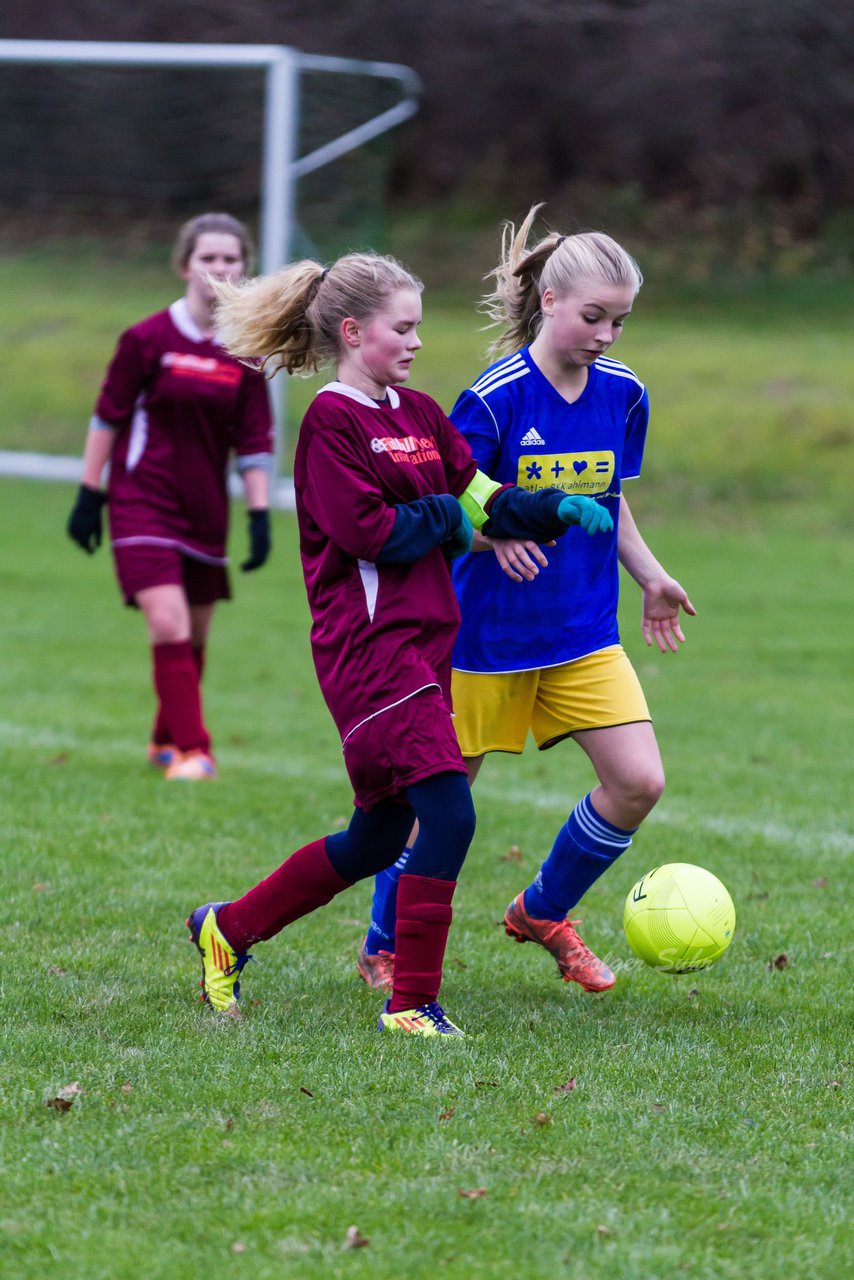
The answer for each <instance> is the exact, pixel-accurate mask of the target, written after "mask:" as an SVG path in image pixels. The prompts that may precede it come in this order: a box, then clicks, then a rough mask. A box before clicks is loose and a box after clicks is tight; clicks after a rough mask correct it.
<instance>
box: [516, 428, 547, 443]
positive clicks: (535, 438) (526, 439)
mask: <svg viewBox="0 0 854 1280" xmlns="http://www.w3.org/2000/svg"><path fill="white" fill-rule="evenodd" d="M545 443H546V442H545V440H544V439H543V437H542V436H541V435H540V433H539V431H538V430H537V428H536V427H531V430H530V431H526V432H525V434H524V435H523V436H522V439H521V440H520V441H519V444H520V445H531V444H545Z"/></svg>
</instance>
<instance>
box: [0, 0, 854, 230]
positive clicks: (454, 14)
mask: <svg viewBox="0 0 854 1280" xmlns="http://www.w3.org/2000/svg"><path fill="white" fill-rule="evenodd" d="M0 37H4V38H28V39H33V38H50V39H99V40H156V41H204V42H227V43H246V42H258V43H276V44H278V43H281V44H290V45H293V46H295V47H296V48H298V49H301V50H304V51H306V52H314V53H326V54H339V55H344V56H352V57H359V58H369V59H383V60H387V61H394V62H401V63H405V64H407V65H409V66H411V67H413V68H414V69H415V70H416V71H417V72H418V73H419V75H420V76H421V77H422V79H423V83H424V98H423V104H422V110H421V111H420V113H419V115H418V116H417V117H416V118H415V119H414V120H413V121H412V122H411V123H409V124H408V125H406V126H405V127H404V128H403V129H402V130H399V131H397V132H396V133H394V134H392V135H390V137H389V138H388V139H387V140H386V141H385V142H383V143H381V144H377V145H376V146H375V147H374V148H373V154H374V156H375V157H376V156H380V157H381V160H382V166H381V172H382V175H383V176H382V179H381V181H382V183H383V185H384V195H385V196H386V197H388V198H391V199H393V200H395V201H401V202H410V203H412V204H417V203H419V202H431V201H433V200H436V199H440V198H447V197H449V196H451V195H455V196H458V197H459V196H462V197H464V198H471V199H472V200H475V201H476V200H485V201H499V200H500V201H502V202H503V204H504V207H505V208H507V207H508V205H509V207H510V208H512V209H513V210H514V211H520V210H524V208H525V207H526V206H527V204H528V203H529V202H530V201H532V200H534V199H540V198H543V199H552V198H554V196H555V195H556V194H559V193H562V194H564V195H566V194H567V193H569V194H570V195H574V196H575V197H577V198H578V199H579V200H581V201H582V202H583V200H584V196H585V193H586V192H590V191H596V190H602V189H612V190H619V191H621V192H623V193H632V192H634V193H635V194H636V196H637V198H638V199H643V200H644V201H649V202H652V203H653V204H667V205H669V206H670V207H671V208H676V209H678V210H679V211H680V214H681V215H682V216H684V217H686V218H689V219H690V218H691V217H693V216H695V215H698V213H699V211H702V210H708V209H710V208H718V209H734V208H741V207H744V208H746V209H751V210H754V211H755V210H757V209H762V210H764V211H765V212H766V213H767V214H768V215H769V217H770V218H771V219H772V220H773V222H774V223H775V224H776V225H778V226H779V227H782V228H784V229H786V230H787V231H788V232H789V233H791V234H794V235H796V236H812V235H816V234H819V233H820V232H821V231H822V228H823V227H825V226H826V224H827V223H828V221H830V220H833V219H834V218H835V219H837V220H838V219H839V217H840V215H844V211H845V210H846V209H848V208H850V206H851V204H852V198H854V166H852V164H851V157H852V155H854V76H852V49H854V10H852V6H851V4H850V0H824V3H822V4H821V5H817V4H815V2H814V0H502V2H500V3H499V0H465V3H464V4H460V3H459V0H325V2H324V3H322V4H317V3H316V0H183V3H182V4H181V5H180V6H176V5H175V4H174V0H138V2H137V3H136V4H135V5H133V6H106V5H105V4H104V3H103V0H71V2H70V3H60V2H59V0H43V2H42V3H41V4H40V5H39V6H36V7H28V10H27V11H26V12H25V11H24V10H23V9H21V10H19V11H18V12H14V13H11V12H9V11H6V12H5V13H4V14H3V15H2V16H0ZM333 79H335V78H334V77H326V78H325V87H324V88H322V89H320V88H318V89H316V90H312V92H313V93H314V95H315V96H314V98H312V97H311V95H309V100H308V102H307V104H306V109H305V111H304V113H303V135H304V136H303V140H302V141H303V149H305V148H306V147H307V146H309V145H313V143H314V141H319V140H322V139H324V138H325V137H328V136H329V134H330V133H334V132H340V131H342V129H343V128H346V127H349V125H350V124H352V123H353V121H354V118H355V119H358V118H360V113H361V115H362V116H363V115H364V114H366V113H371V112H372V111H374V110H376V109H378V108H377V103H378V102H379V107H380V108H381V107H382V106H384V105H386V103H385V102H382V101H379V99H378V98H377V97H376V95H377V89H376V86H371V87H370V88H368V87H366V86H362V87H361V88H356V87H353V86H350V87H349V88H348V90H347V93H346V95H345V94H344V90H343V89H342V88H341V87H340V86H338V85H336V86H332V87H330V82H331V80H333ZM261 103H262V91H261V76H260V73H259V74H258V75H257V76H255V75H249V76H247V75H245V74H235V73H234V72H231V71H229V72H211V71H205V72H160V71H158V72H148V73H140V72H137V71H134V72H130V71H119V70H108V69H95V68H78V69H74V70H71V69H66V70H64V71H63V72H62V73H58V72H56V71H52V70H47V69H42V68H31V67H17V68H10V67H4V68H0V122H2V123H0V165H2V171H3V173H4V175H5V178H4V182H3V183H2V184H0V211H3V212H4V213H6V214H12V215H14V214H16V213H17V214H21V213H23V214H32V215H36V214H39V215H42V216H48V215H57V216H59V215H62V213H63V211H64V210H66V209H69V210H73V209H77V208H80V209H82V211H83V212H86V213H87V214H91V213H92V212H93V208H97V211H98V212H99V213H101V214H102V215H104V216H106V217H122V216H124V215H133V216H140V215H142V216H146V215H150V216H155V215H157V214H165V215H168V216H170V217H174V216H175V215H176V214H182V213H184V212H186V211H188V210H189V211H191V212H192V211H195V210H196V209H197V208H199V207H200V206H202V205H211V204H218V205H226V206H227V207H229V208H232V209H234V210H235V211H236V212H249V211H250V207H251V205H252V203H253V201H254V199H255V194H256V190H257V176H258V165H259V149H258V143H259V136H260V121H261ZM359 163H364V161H362V162H359ZM368 163H369V162H368ZM378 172H379V170H378ZM362 177H364V175H362ZM81 179H85V181H82V180H81ZM360 180H361V178H360V174H359V172H358V170H357V171H356V172H355V176H354V181H355V185H356V186H358V183H359V181H360ZM327 181H330V182H340V170H338V171H337V173H336V175H333V176H332V177H331V178H330V179H328V180H327ZM626 198H631V195H629V196H627V197H626ZM87 202H88V203H87Z"/></svg>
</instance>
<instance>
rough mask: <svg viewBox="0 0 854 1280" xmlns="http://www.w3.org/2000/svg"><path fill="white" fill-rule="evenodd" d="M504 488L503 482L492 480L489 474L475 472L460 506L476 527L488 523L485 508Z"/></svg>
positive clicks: (479, 527)
mask: <svg viewBox="0 0 854 1280" xmlns="http://www.w3.org/2000/svg"><path fill="white" fill-rule="evenodd" d="M503 488H504V486H503V485H502V484H499V483H498V481H497V480H490V478H489V476H487V475H484V473H483V472H482V471H476V472H475V473H474V477H473V479H472V481H471V484H470V485H469V487H468V488H467V489H466V491H465V493H464V494H463V495H462V496H461V498H460V506H461V507H462V509H463V511H465V513H466V515H467V516H468V518H469V520H471V522H472V525H473V526H474V528H475V529H478V530H480V529H482V528H483V526H484V525H485V524H486V522H487V520H488V519H489V516H488V515H487V513H486V510H485V508H486V504H487V502H489V499H490V498H491V497H492V495H493V494H494V493H497V491H498V490H499V489H503Z"/></svg>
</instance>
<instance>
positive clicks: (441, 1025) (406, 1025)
mask: <svg viewBox="0 0 854 1280" xmlns="http://www.w3.org/2000/svg"><path fill="white" fill-rule="evenodd" d="M390 1004H391V1000H386V1002H385V1007H384V1008H383V1011H382V1013H381V1014H380V1016H379V1021H378V1022H377V1026H378V1027H379V1029H380V1031H404V1032H407V1033H408V1034H409V1035H416V1036H464V1035H465V1032H464V1031H461V1030H460V1028H459V1027H457V1026H455V1025H454V1023H453V1022H451V1019H450V1018H448V1017H446V1016H445V1010H444V1009H443V1008H442V1006H441V1005H440V1004H436V1002H435V1000H434V1001H433V1002H432V1003H431V1004H422V1005H419V1007H418V1008H417V1009H401V1010H399V1011H398V1012H397V1013H389V1012H388V1007H389V1005H390Z"/></svg>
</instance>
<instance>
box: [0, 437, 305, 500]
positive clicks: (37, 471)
mask: <svg viewBox="0 0 854 1280" xmlns="http://www.w3.org/2000/svg"><path fill="white" fill-rule="evenodd" d="M82 467H83V463H82V460H81V459H80V458H66V457H62V456H61V455H60V454H53V453H25V452H23V451H19V450H18V449H0V475H2V476H17V477H18V478H19V479H23V480H54V481H57V480H58V481H60V482H63V483H68V482H71V483H72V484H79V483H80V475H81V471H82ZM228 488H229V492H230V493H231V495H232V497H241V496H242V494H243V486H242V484H241V483H240V477H239V476H236V475H230V476H229V478H228ZM270 505H271V506H273V507H276V508H278V509H279V510H281V511H293V510H294V509H295V506H296V503H295V499H294V482H293V480H292V479H291V478H290V477H289V476H279V477H278V479H274V480H273V482H272V484H271V486H270Z"/></svg>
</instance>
